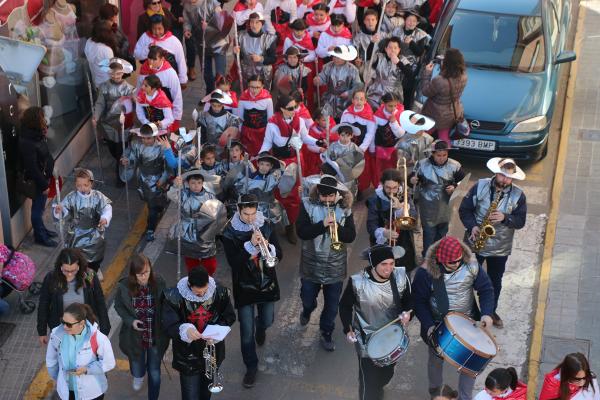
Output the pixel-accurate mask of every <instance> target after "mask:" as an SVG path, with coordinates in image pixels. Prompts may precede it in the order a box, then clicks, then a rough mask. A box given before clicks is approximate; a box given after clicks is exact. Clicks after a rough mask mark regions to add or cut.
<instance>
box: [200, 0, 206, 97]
mask: <svg viewBox="0 0 600 400" xmlns="http://www.w3.org/2000/svg"><path fill="white" fill-rule="evenodd" d="M203 1H204V15H202V65H201V68H202V70H201V71H200V73H201V74H204V68H205V66H206V65H205V63H206V28H205V27H204V24H208V21H207V20H206V14H208V12H207V11H206V3H207V2H208V0H203ZM205 85H206V82H205ZM204 91H205V93H208V90H206V87H205V88H204Z"/></svg>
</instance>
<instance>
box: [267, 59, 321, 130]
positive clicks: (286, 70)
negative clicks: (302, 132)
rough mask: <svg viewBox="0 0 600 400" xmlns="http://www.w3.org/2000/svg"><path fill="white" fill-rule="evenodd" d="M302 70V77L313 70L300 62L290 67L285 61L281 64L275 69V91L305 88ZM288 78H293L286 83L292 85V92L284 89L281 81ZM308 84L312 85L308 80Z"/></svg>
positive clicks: (286, 92)
mask: <svg viewBox="0 0 600 400" xmlns="http://www.w3.org/2000/svg"><path fill="white" fill-rule="evenodd" d="M300 70H302V78H306V77H307V76H308V75H309V74H310V72H311V70H310V68H309V67H308V66H306V65H304V64H298V66H296V68H292V67H290V66H289V65H287V64H286V63H285V62H284V63H283V64H280V65H279V66H278V67H277V70H275V77H274V78H273V82H275V85H274V87H273V91H277V92H278V93H285V94H289V93H290V92H291V91H294V90H296V89H304V88H303V87H302V79H301V78H300ZM286 78H287V79H289V78H291V83H290V84H286V87H287V86H289V87H290V92H288V91H286V90H283V88H282V86H283V85H281V82H282V81H283V80H284V79H286ZM308 84H309V85H312V83H311V82H308ZM273 97H275V96H273ZM275 98H276V97H275ZM307 128H309V127H307Z"/></svg>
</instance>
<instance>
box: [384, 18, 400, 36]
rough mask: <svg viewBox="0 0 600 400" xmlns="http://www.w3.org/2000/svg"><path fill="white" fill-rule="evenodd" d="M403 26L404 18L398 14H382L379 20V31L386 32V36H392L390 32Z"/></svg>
mask: <svg viewBox="0 0 600 400" xmlns="http://www.w3.org/2000/svg"><path fill="white" fill-rule="evenodd" d="M403 26H404V18H402V17H401V16H400V15H394V16H393V17H389V16H388V15H387V14H384V15H383V19H382V20H381V32H383V33H386V34H388V36H393V35H392V32H394V30H395V29H397V28H402V27H403Z"/></svg>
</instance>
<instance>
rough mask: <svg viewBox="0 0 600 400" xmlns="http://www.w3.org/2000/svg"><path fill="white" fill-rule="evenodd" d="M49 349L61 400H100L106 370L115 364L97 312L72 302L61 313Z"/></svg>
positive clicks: (48, 363)
mask: <svg viewBox="0 0 600 400" xmlns="http://www.w3.org/2000/svg"><path fill="white" fill-rule="evenodd" d="M61 317H62V318H61V320H60V322H61V323H60V325H59V326H57V327H56V328H54V329H52V334H51V335H50V343H49V344H48V349H47V350H46V367H47V368H48V374H49V375H50V377H52V379H53V380H54V381H55V382H56V391H57V392H58V396H59V397H60V398H61V399H62V400H70V399H81V400H100V399H103V398H104V394H105V393H106V391H107V390H108V381H107V379H106V373H107V372H108V371H110V370H111V369H113V368H114V367H115V356H114V354H113V350H112V347H111V345H110V340H109V339H108V337H106V335H105V334H103V333H102V332H100V331H99V330H98V323H97V322H96V316H95V315H94V311H93V310H92V308H91V307H90V306H89V305H87V304H81V303H72V304H71V305H69V306H68V307H67V308H66V309H65V311H64V313H63V312H61Z"/></svg>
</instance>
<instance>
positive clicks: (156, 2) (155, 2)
mask: <svg viewBox="0 0 600 400" xmlns="http://www.w3.org/2000/svg"><path fill="white" fill-rule="evenodd" d="M160 3H161V2H160V1H153V2H152V3H150V4H152V5H153V6H157V5H159V4H160Z"/></svg>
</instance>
